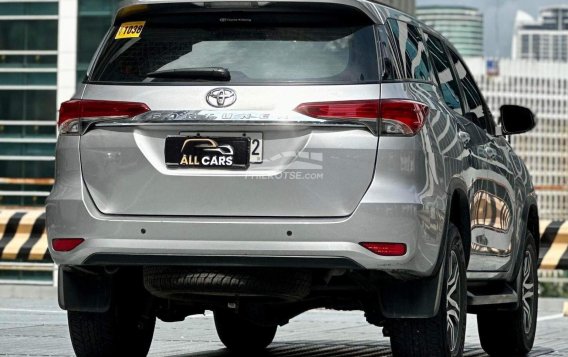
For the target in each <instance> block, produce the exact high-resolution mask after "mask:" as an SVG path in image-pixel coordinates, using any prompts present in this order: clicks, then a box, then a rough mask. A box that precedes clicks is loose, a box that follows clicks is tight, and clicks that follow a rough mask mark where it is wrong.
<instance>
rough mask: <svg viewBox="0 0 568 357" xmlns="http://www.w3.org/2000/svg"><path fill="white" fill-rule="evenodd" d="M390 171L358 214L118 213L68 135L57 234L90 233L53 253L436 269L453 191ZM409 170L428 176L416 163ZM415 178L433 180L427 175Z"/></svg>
mask: <svg viewBox="0 0 568 357" xmlns="http://www.w3.org/2000/svg"><path fill="white" fill-rule="evenodd" d="M74 140H76V142H75V141H74ZM381 141H382V144H381V145H383V144H385V143H386V144H388V142H387V140H381ZM386 144H385V145H386ZM379 151H380V150H379ZM398 151H400V150H398ZM398 151H397V152H398ZM386 152H387V153H388V155H391V156H392V155H393V154H394V153H395V152H394V151H392V152H389V151H388V150H387V151H386ZM61 156H64V158H62V157H61ZM395 159H396V158H395ZM416 159H417V160H421V159H422V158H421V157H419V156H418V157H416ZM379 160H380V155H379ZM395 174H397V175H398V173H395ZM388 175H389V172H384V173H381V174H375V178H374V180H373V183H372V184H371V186H370V187H369V189H368V191H367V193H366V194H365V196H364V198H363V200H362V201H361V202H360V204H359V205H358V207H357V209H356V210H355V211H354V212H353V214H351V215H350V216H348V217H341V218H253V217H251V218H230V217H222V218H219V217H218V218H215V217H203V218H201V217H172V216H169V217H158V216H114V215H105V214H102V213H101V212H100V211H99V210H97V208H96V206H95V205H94V203H93V202H92V200H91V198H90V196H89V193H88V192H87V190H86V189H85V187H84V184H83V181H82V179H81V172H80V164H79V158H78V139H72V138H65V140H61V139H60V141H59V143H58V165H57V173H56V185H55V186H54V188H53V191H52V193H51V195H50V196H49V198H48V200H47V231H48V239H49V241H50V242H51V240H52V239H53V238H84V239H85V242H83V243H82V244H81V245H79V246H78V247H77V248H75V249H74V250H73V251H71V252H65V253H61V252H55V251H53V250H52V249H51V244H50V253H51V256H52V258H53V259H54V261H55V262H56V263H58V264H61V265H86V264H89V265H125V264H126V265H128V264H130V265H151V264H176V265H201V266H202V265H218V266H220V265H227V264H228V265H238V266H267V267H268V266H281V264H285V265H286V264H288V265H290V264H292V265H293V266H295V267H306V268H309V267H321V268H323V267H325V268H348V269H351V268H352V269H372V270H381V271H385V272H389V273H392V274H396V275H399V274H408V275H413V276H430V275H432V273H433V271H434V269H435V268H436V267H437V260H438V255H439V251H440V244H441V241H442V232H443V231H444V229H443V227H444V218H445V205H446V199H445V198H446V194H445V192H443V191H441V190H439V189H437V188H436V187H434V188H433V189H432V190H430V191H429V192H430V193H431V195H422V196H420V195H417V194H416V192H413V191H412V189H409V181H410V178H406V179H405V178H402V180H401V179H397V180H393V179H392V178H391V177H388ZM409 175H412V177H413V178H416V177H418V178H420V177H422V175H416V173H415V172H414V173H410V174H409ZM109 179H110V178H109ZM414 180H416V179H414ZM397 185H400V187H399V186H397ZM414 186H415V187H424V186H423V184H422V183H417V182H414ZM141 194H143V192H141ZM361 242H400V243H405V244H406V245H407V253H406V254H405V255H404V256H401V257H384V256H378V255H375V254H374V253H372V252H370V251H368V250H367V249H365V248H363V247H362V246H361V245H360V244H359V243H361ZM228 262H229V263H230V264H229V263H228ZM314 265H315V266H314Z"/></svg>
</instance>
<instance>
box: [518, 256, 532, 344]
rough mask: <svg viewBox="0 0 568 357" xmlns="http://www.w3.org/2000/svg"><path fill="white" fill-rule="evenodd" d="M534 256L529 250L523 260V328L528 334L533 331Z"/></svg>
mask: <svg viewBox="0 0 568 357" xmlns="http://www.w3.org/2000/svg"><path fill="white" fill-rule="evenodd" d="M533 269H534V264H533V256H532V253H531V252H530V251H529V250H527V251H526V252H525V257H524V259H523V285H522V290H521V291H522V308H523V328H524V331H525V333H526V334H528V333H529V332H530V330H531V327H532V324H533V321H532V320H533V306H534V294H535V291H534V289H535V286H534V276H533Z"/></svg>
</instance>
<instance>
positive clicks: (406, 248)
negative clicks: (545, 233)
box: [47, 0, 538, 356]
mask: <svg viewBox="0 0 568 357" xmlns="http://www.w3.org/2000/svg"><path fill="white" fill-rule="evenodd" d="M58 123H59V134H60V135H59V139H58V145H57V165H56V166H57V169H56V184H55V186H54V188H53V191H52V192H51V195H50V196H49V198H48V202H47V220H48V236H49V241H50V252H51V255H52V257H53V259H54V260H55V261H56V262H57V263H58V264H59V265H60V267H61V268H60V274H59V303H60V306H61V307H62V308H63V309H65V310H67V311H68V317H69V328H70V332H71V339H72V342H73V347H74V349H75V352H76V354H77V355H78V356H93V355H100V356H111V355H131V356H132V355H141V356H143V355H146V354H147V353H148V350H149V347H150V344H151V341H152V336H153V332H154V326H155V321H156V318H159V319H161V320H163V321H180V320H183V319H184V318H186V317H187V316H189V315H194V314H200V313H203V312H204V311H205V310H212V311H213V312H214V316H215V323H216V328H217V332H218V335H219V338H220V339H221V341H222V342H223V343H224V344H225V345H226V346H227V347H228V348H229V349H231V350H233V351H237V352H241V353H252V352H255V351H256V352H258V351H259V350H262V349H264V348H265V347H267V346H268V345H269V344H270V343H271V342H272V340H273V338H274V337H275V334H276V330H277V327H278V326H282V325H284V324H286V323H288V321H289V320H290V319H292V318H293V317H295V316H297V315H298V314H301V313H303V312H305V311H308V310H310V309H314V308H329V309H338V310H363V311H364V312H365V317H366V319H367V321H368V322H369V323H371V324H374V325H377V326H383V327H384V330H383V331H384V333H385V335H387V336H390V338H391V344H392V348H393V353H394V354H395V355H400V356H406V355H409V356H419V355H429V356H433V355H436V356H459V355H461V354H462V353H463V346H464V338H465V322H466V312H470V313H477V314H478V326H479V332H480V338H481V342H482V346H483V348H484V349H485V350H486V351H487V352H489V353H490V354H495V355H499V354H522V353H526V352H528V351H530V349H531V348H532V343H533V341H534V334H535V329H536V311H537V290H536V284H537V277H536V260H537V256H538V254H537V253H538V246H537V244H536V239H537V237H538V211H537V205H536V195H535V193H534V189H533V187H532V183H531V180H530V176H529V174H528V172H527V169H526V167H525V166H524V164H523V163H522V161H521V160H520V159H519V158H518V157H517V156H516V154H515V153H514V152H513V151H512V149H511V147H510V145H509V143H508V142H507V140H506V138H505V135H509V134H517V133H521V132H524V131H527V130H530V129H531V128H532V127H533V126H534V117H533V115H532V113H531V112H530V111H529V110H528V109H525V108H522V107H517V106H503V107H502V108H501V117H500V121H499V125H498V126H496V125H495V121H494V119H493V116H492V114H491V112H490V111H489V110H488V108H487V105H486V103H485V101H484V100H483V97H482V95H481V94H480V92H479V90H478V88H477V86H476V84H475V81H474V80H473V78H472V76H471V74H470V73H469V71H468V69H467V66H466V65H465V64H464V62H463V60H462V59H461V57H460V56H459V55H458V53H457V52H456V51H455V49H454V48H453V47H452V46H451V44H449V43H448V42H447V41H446V40H445V39H444V38H443V37H442V36H440V35H439V34H437V33H436V32H434V31H433V30H431V29H429V28H427V27H426V26H424V25H422V24H420V23H418V22H417V21H416V20H414V19H412V18H411V17H409V16H408V15H406V14H404V13H401V12H398V11H396V10H394V9H391V8H388V7H385V6H383V5H380V4H377V3H373V2H368V1H362V0H329V1H324V2H321V1H280V0H277V1H268V2H236V1H205V2H199V3H198V2H195V3H193V2H185V1H167V0H163V1H162V0H159V1H150V0H148V1H146V0H141V1H136V2H134V3H132V4H131V5H125V6H124V7H123V8H121V9H120V10H119V11H118V13H117V15H116V18H115V20H114V23H113V26H112V27H111V28H110V30H109V32H108V33H107V35H106V37H105V39H104V40H103V42H102V44H101V46H100V48H99V49H98V51H97V53H96V55H95V58H94V60H93V63H92V65H91V67H90V68H89V70H88V73H87V76H86V78H85V79H84V81H83V84H82V85H81V86H80V88H79V90H78V92H77V94H76V96H75V97H74V98H72V99H71V100H70V101H68V102H65V103H63V104H62V106H61V109H60V113H59V122H58Z"/></svg>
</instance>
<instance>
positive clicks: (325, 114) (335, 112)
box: [294, 100, 379, 120]
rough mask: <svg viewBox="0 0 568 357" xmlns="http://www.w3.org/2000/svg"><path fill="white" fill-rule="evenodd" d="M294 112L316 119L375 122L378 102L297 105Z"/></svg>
mask: <svg viewBox="0 0 568 357" xmlns="http://www.w3.org/2000/svg"><path fill="white" fill-rule="evenodd" d="M294 111H296V112H298V113H300V114H304V115H307V116H309V117H312V118H317V119H360V120H361V119H362V120H377V119H378V118H379V101H378V100H352V101H343V102H319V103H304V104H300V105H298V106H297V107H296V109H294Z"/></svg>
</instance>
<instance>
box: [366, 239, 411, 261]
mask: <svg viewBox="0 0 568 357" xmlns="http://www.w3.org/2000/svg"><path fill="white" fill-rule="evenodd" d="M361 245H362V246H363V247H365V248H367V249H368V250H370V251H371V252H373V253H375V254H377V255H382V256H385V257H400V256H403V255H405V254H406V244H404V243H375V242H365V243H361Z"/></svg>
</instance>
